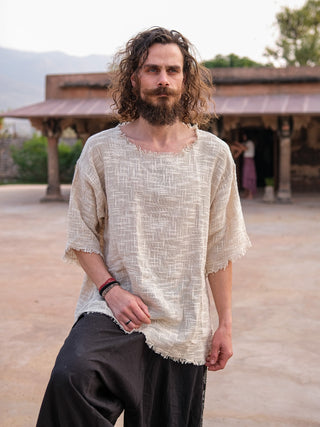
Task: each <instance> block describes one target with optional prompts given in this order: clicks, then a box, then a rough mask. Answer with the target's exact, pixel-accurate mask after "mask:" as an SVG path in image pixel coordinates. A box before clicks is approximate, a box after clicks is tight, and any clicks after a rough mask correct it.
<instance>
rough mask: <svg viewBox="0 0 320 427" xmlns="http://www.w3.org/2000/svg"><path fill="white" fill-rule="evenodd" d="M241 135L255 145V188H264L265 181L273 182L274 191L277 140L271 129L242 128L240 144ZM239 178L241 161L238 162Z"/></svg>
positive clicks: (276, 180)
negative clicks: (245, 136) (244, 135)
mask: <svg viewBox="0 0 320 427" xmlns="http://www.w3.org/2000/svg"><path fill="white" fill-rule="evenodd" d="M243 134H246V135H247V137H248V139H251V140H252V141H253V142H254V143H255V157H254V160H255V165H256V173H257V187H258V188H264V187H265V185H266V179H268V180H270V179H272V180H273V185H274V187H275V189H276V188H277V184H278V138H277V134H276V132H274V131H273V130H272V129H265V128H263V127H243V128H241V129H240V132H239V135H240V142H241V137H242V135H243ZM239 166H240V176H241V173H242V161H240V165H239Z"/></svg>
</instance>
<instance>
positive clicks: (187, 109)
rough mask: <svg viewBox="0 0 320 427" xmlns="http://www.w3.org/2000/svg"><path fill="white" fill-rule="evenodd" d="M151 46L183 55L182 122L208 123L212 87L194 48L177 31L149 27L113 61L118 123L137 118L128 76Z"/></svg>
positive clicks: (137, 69) (209, 77) (136, 70)
mask: <svg viewBox="0 0 320 427" xmlns="http://www.w3.org/2000/svg"><path fill="white" fill-rule="evenodd" d="M155 43H160V44H169V43H175V44H177V45H178V47H179V48H180V50H181V53H182V55H183V62H184V66H183V73H184V77H185V79H184V81H185V84H184V91H183V94H182V96H181V105H182V111H183V112H182V121H183V122H184V123H192V124H194V123H197V124H199V125H200V124H204V123H206V122H207V121H208V120H209V115H208V110H209V104H210V103H211V102H212V100H211V96H212V93H213V85H212V78H211V74H210V72H209V71H208V69H207V68H205V67H203V66H202V65H201V64H199V63H198V62H197V60H196V59H195V55H193V54H192V53H193V51H194V47H193V46H192V44H191V43H190V42H189V41H188V40H187V39H186V38H185V37H184V36H183V35H182V34H180V33H179V32H178V31H175V30H166V29H165V28H162V27H152V28H150V29H149V30H146V31H143V32H141V33H139V34H137V36H135V37H134V38H132V39H130V40H129V41H128V43H127V44H126V46H125V48H124V49H122V50H120V51H119V52H118V54H117V55H116V56H115V59H114V74H113V77H114V78H113V82H112V88H113V93H112V97H113V100H114V107H115V109H117V110H118V111H117V112H118V115H119V120H120V121H122V122H123V121H132V120H136V119H137V118H138V117H139V113H138V111H137V108H136V101H137V95H136V93H135V91H134V90H133V87H132V83H131V76H132V75H133V74H134V73H137V72H138V71H139V69H140V68H141V66H142V65H143V63H144V62H145V61H146V59H147V56H148V49H149V48H150V47H151V46H152V45H154V44H155Z"/></svg>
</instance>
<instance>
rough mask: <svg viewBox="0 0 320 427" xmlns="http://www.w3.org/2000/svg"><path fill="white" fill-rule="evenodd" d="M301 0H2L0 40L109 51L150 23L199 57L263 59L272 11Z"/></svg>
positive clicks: (29, 46)
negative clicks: (174, 34)
mask: <svg viewBox="0 0 320 427" xmlns="http://www.w3.org/2000/svg"><path fill="white" fill-rule="evenodd" d="M305 2H306V0H219V1H218V0H194V1H190V0H161V1H152V0H112V1H110V0H109V1H107V0H89V1H79V0H77V1H76V0H55V1H50V2H49V1H46V0H1V9H0V10H1V18H0V46H2V47H7V48H11V49H19V50H27V51H34V52H47V51H62V52H65V53H68V54H71V55H79V56H84V55H90V54H102V55H113V54H114V53H115V51H116V50H117V49H118V48H119V47H122V46H123V45H124V44H125V43H126V41H127V40H128V39H129V38H131V37H132V36H133V35H135V34H136V33H138V32H140V31H142V30H145V29H147V28H149V27H152V26H164V27H166V28H168V29H176V30H178V31H180V32H181V33H182V34H184V35H185V36H186V37H187V38H188V39H189V40H190V41H191V42H192V43H193V44H194V45H195V46H196V48H197V50H198V52H199V58H198V59H202V60H205V59H211V58H213V57H214V56H215V55H217V54H224V55H227V54H229V53H236V54H237V55H239V56H249V57H250V58H251V59H254V60H256V61H260V62H265V61H266V59H264V58H263V52H264V48H265V47H266V46H270V45H273V43H274V41H275V40H276V38H277V29H276V26H275V23H276V13H277V12H279V11H280V9H281V7H282V6H288V7H290V8H297V7H299V8H300V7H301V6H302V5H303V4H304V3H305Z"/></svg>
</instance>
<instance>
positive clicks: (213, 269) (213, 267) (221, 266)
mask: <svg viewBox="0 0 320 427" xmlns="http://www.w3.org/2000/svg"><path fill="white" fill-rule="evenodd" d="M251 246H252V244H251V242H250V240H248V242H247V244H246V246H244V247H243V248H241V249H239V250H237V251H236V252H234V253H233V254H231V255H230V256H227V257H225V258H224V259H223V260H221V261H218V262H216V263H215V262H213V263H209V265H208V266H207V267H206V271H205V275H206V277H208V276H209V274H211V273H213V274H214V273H217V272H218V271H220V270H225V269H226V268H227V267H228V264H229V262H232V263H234V262H236V261H238V260H239V259H240V258H242V257H243V256H244V255H245V254H246V253H247V250H248V249H250V248H251Z"/></svg>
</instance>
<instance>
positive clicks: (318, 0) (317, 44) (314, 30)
mask: <svg viewBox="0 0 320 427" xmlns="http://www.w3.org/2000/svg"><path fill="white" fill-rule="evenodd" d="M276 19H277V25H278V27H279V31H280V36H279V38H278V40H277V41H276V47H275V48H270V47H267V48H266V50H265V56H267V57H269V58H273V59H275V60H280V61H283V62H284V64H285V65H295V66H299V65H320V0H307V2H306V3H305V4H304V6H303V7H302V8H301V9H290V8H288V7H284V8H282V11H281V12H279V13H278V14H277V15H276Z"/></svg>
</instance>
